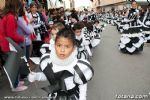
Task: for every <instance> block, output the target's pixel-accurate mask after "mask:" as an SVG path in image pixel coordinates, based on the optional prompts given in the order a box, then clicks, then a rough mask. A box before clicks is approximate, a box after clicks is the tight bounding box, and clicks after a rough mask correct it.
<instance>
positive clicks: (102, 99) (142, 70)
mask: <svg viewBox="0 0 150 100" xmlns="http://www.w3.org/2000/svg"><path fill="white" fill-rule="evenodd" d="M101 38H102V40H101V44H100V45H99V46H98V47H97V48H95V49H94V50H93V51H94V53H93V58H92V59H91V64H92V66H93V68H94V70H95V75H94V78H93V79H92V81H90V82H89V84H88V96H87V100H131V99H117V98H116V97H121V95H131V96H132V95H137V96H143V95H144V96H145V99H140V100H150V95H148V94H149V92H150V45H149V46H148V45H146V46H145V47H144V51H143V52H142V53H139V54H133V55H129V54H122V53H121V52H120V51H119V50H118V42H119V38H120V34H119V33H118V32H117V30H116V28H115V27H114V26H111V25H107V26H106V27H105V30H104V31H103V32H102V33H101ZM26 84H27V85H28V86H29V89H28V90H26V91H24V92H19V93H12V92H11V91H10V88H9V84H8V81H7V78H6V77H5V75H3V76H2V77H0V100H7V99H4V97H5V96H16V97H18V96H20V97H22V98H23V97H24V98H26V99H24V100H45V99H41V97H43V98H45V96H46V95H47V93H45V92H44V91H42V90H41V89H40V87H43V86H45V85H46V84H47V82H38V83H37V82H36V85H35V84H34V83H33V84H29V83H27V82H26ZM34 96H35V98H36V99H33V98H34ZM146 96H147V97H146ZM148 96H149V97H148ZM29 97H30V98H29ZM38 97H39V99H38ZM18 98H19V97H18ZM31 98H32V99H31ZM143 98H144V97H143ZM9 100H12V99H9ZM13 100H21V99H13ZM132 100H139V99H132Z"/></svg>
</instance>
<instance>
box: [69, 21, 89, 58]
mask: <svg viewBox="0 0 150 100" xmlns="http://www.w3.org/2000/svg"><path fill="white" fill-rule="evenodd" d="M83 27H84V24H83V23H82V22H77V23H75V24H74V25H73V28H72V30H73V31H74V33H75V36H76V41H77V47H78V48H77V50H78V54H77V58H78V59H81V58H82V59H88V58H89V55H90V54H89V53H91V52H88V50H89V51H90V48H89V43H90V41H89V38H88V37H86V35H85V34H84V32H85V31H84V28H83ZM82 28H83V29H82Z"/></svg>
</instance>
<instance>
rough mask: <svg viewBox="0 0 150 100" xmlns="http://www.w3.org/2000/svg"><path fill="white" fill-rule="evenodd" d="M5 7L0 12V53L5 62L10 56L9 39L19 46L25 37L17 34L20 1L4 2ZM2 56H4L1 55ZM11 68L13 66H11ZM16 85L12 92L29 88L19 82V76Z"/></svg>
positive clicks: (4, 0)
mask: <svg viewBox="0 0 150 100" xmlns="http://www.w3.org/2000/svg"><path fill="white" fill-rule="evenodd" d="M3 3H4V5H5V6H3V8H1V10H0V51H1V52H3V55H4V56H3V57H2V58H4V60H6V58H7V57H8V55H9V54H10V48H9V43H8V41H7V40H6V38H7V37H9V38H11V39H12V40H13V41H15V42H16V43H17V44H19V43H23V42H24V37H23V36H21V35H19V34H18V33H17V28H18V26H17V17H18V11H19V6H20V4H21V3H20V0H3ZM1 56H2V55H1ZM10 67H11V66H10ZM15 83H16V85H15V87H14V88H12V91H14V92H17V91H23V90H26V89H27V86H24V85H23V83H24V82H23V81H19V75H18V78H17V79H16V82H15Z"/></svg>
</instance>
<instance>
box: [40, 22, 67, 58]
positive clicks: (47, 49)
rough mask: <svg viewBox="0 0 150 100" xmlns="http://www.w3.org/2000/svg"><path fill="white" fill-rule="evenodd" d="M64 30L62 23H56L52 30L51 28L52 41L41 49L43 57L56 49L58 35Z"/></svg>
mask: <svg viewBox="0 0 150 100" xmlns="http://www.w3.org/2000/svg"><path fill="white" fill-rule="evenodd" d="M63 28H65V26H64V25H63V24H62V23H60V22H58V23H55V24H54V25H53V26H52V28H51V39H50V41H49V44H48V43H45V44H43V45H42V46H41V48H40V52H41V54H42V55H43V54H45V53H49V52H50V51H51V50H52V49H53V48H54V45H55V38H56V34H57V32H59V31H60V30H62V29H63Z"/></svg>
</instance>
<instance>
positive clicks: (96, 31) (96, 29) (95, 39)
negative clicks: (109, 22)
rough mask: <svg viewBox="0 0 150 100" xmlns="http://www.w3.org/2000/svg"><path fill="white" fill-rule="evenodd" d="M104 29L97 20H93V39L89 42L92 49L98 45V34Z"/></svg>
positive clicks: (99, 37) (99, 38) (99, 39)
mask: <svg viewBox="0 0 150 100" xmlns="http://www.w3.org/2000/svg"><path fill="white" fill-rule="evenodd" d="M103 29H104V25H100V23H99V21H98V20H95V22H94V25H93V39H92V41H91V45H92V47H93V48H94V47H96V46H97V45H98V44H100V41H101V36H100V33H101V32H102V30H103Z"/></svg>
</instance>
